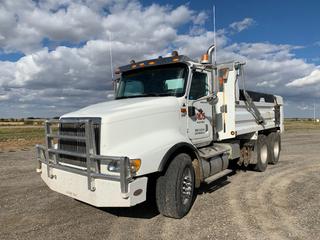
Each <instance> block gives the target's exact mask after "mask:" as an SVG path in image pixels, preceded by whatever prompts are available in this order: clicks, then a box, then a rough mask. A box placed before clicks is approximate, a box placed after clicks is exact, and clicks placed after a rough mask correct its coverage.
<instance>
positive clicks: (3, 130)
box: [0, 126, 44, 152]
mask: <svg viewBox="0 0 320 240" xmlns="http://www.w3.org/2000/svg"><path fill="white" fill-rule="evenodd" d="M43 142H44V128H43V127H26V126H25V127H20V126H19V127H18V126H15V127H0V152H1V151H2V152H3V151H16V150H25V149H30V148H32V147H33V146H34V145H35V144H38V143H43Z"/></svg>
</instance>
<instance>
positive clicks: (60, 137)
mask: <svg viewBox="0 0 320 240" xmlns="http://www.w3.org/2000/svg"><path fill="white" fill-rule="evenodd" d="M70 124H71V126H72V125H73V126H77V128H78V129H81V130H77V131H74V132H73V134H70V133H69V134H68V133H67V132H68V131H66V126H68V125H69V126H70ZM53 125H54V126H56V127H57V126H58V131H53V129H52V128H53ZM97 126H98V128H97ZM100 128H101V124H100V122H99V123H98V125H97V122H96V121H94V119H60V120H47V121H46V122H45V139H46V144H45V146H44V145H36V150H37V151H36V153H37V160H38V161H39V168H38V169H41V164H42V163H44V164H46V165H47V175H48V177H49V178H54V175H53V174H52V169H53V168H56V169H60V170H64V171H68V172H72V173H76V174H80V175H83V176H87V179H88V189H89V190H90V191H95V186H94V180H95V179H106V180H112V181H119V182H120V186H121V193H122V194H123V195H124V197H127V193H128V183H129V181H130V180H131V175H130V161H129V158H128V157H115V156H103V155H100V154H99V153H100V146H96V144H97V143H98V144H100V136H98V138H97V137H96V135H97V134H99V135H100ZM97 129H98V130H97ZM54 140H56V141H57V144H54ZM66 141H71V142H74V143H76V144H74V146H73V147H70V144H69V147H67V148H66V146H68V145H66V144H65V143H66ZM68 157H69V158H68ZM68 159H69V160H71V161H68ZM75 159H76V160H75ZM114 162H118V164H119V166H120V172H119V173H118V174H117V175H114V174H105V173H101V169H100V163H101V164H106V165H107V164H110V163H114ZM82 163H85V164H82Z"/></svg>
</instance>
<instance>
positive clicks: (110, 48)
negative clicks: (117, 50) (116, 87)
mask: <svg viewBox="0 0 320 240" xmlns="http://www.w3.org/2000/svg"><path fill="white" fill-rule="evenodd" d="M109 53H110V70H111V79H112V82H113V80H114V77H113V61H112V33H111V32H110V34H109Z"/></svg>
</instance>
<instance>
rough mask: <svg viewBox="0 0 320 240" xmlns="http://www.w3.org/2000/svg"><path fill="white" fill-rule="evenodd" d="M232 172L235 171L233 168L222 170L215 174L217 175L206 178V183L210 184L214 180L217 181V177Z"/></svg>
mask: <svg viewBox="0 0 320 240" xmlns="http://www.w3.org/2000/svg"><path fill="white" fill-rule="evenodd" d="M231 172H233V170H231V169H225V170H223V171H221V172H219V173H217V174H215V175H212V176H210V177H208V178H206V179H205V180H204V182H205V183H206V184H210V183H212V182H213V181H215V180H217V179H219V178H222V177H224V176H226V175H228V174H229V173H231Z"/></svg>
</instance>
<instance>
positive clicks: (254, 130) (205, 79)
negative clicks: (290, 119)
mask: <svg viewBox="0 0 320 240" xmlns="http://www.w3.org/2000/svg"><path fill="white" fill-rule="evenodd" d="M214 50H215V48H214V46H211V47H210V48H209V49H208V51H207V53H206V54H204V55H203V56H202V60H201V61H199V62H198V61H193V60H191V59H190V58H188V57H186V56H183V55H179V54H178V53H177V52H176V51H174V52H173V53H172V56H170V57H159V58H157V59H151V60H146V61H141V62H135V61H131V63H130V64H128V65H126V66H123V67H120V68H119V69H118V70H117V73H118V74H120V77H119V78H118V79H117V80H116V81H115V99H114V100H112V101H106V102H102V103H98V104H95V105H92V106H89V107H86V108H83V109H80V110H78V111H75V112H72V113H68V114H65V115H63V116H62V117H60V119H59V120H48V121H46V123H45V130H46V132H45V139H46V144H45V145H44V146H42V145H37V161H38V162H39V167H38V169H37V170H38V172H40V173H41V177H42V179H43V181H44V182H45V183H46V184H47V185H48V186H49V188H51V189H52V190H53V191H56V192H59V193H62V194H64V195H67V196H70V197H72V198H75V199H78V200H80V201H83V202H86V203H88V204H91V205H94V206H97V207H130V206H134V205H136V204H139V203H141V202H144V201H146V196H147V190H148V191H150V192H148V193H152V191H154V194H155V200H156V204H157V207H158V210H159V212H160V213H161V214H163V215H165V216H168V217H173V218H182V217H183V216H185V215H186V214H187V213H188V212H189V210H190V208H191V206H192V204H193V202H194V199H195V195H196V194H195V193H196V191H195V189H196V188H199V187H200V185H201V183H210V182H212V181H213V180H216V179H217V178H218V177H221V176H222V175H225V174H227V173H229V172H230V171H231V170H230V169H229V168H228V166H229V165H230V163H237V164H239V165H245V166H248V167H250V166H251V167H252V168H253V169H254V170H256V171H261V172H263V171H265V170H266V168H267V166H268V164H276V163H277V162H278V160H279V155H280V150H281V140H280V133H281V132H282V131H283V99H282V97H280V96H275V95H270V94H265V93H258V92H252V91H246V90H245V89H240V88H239V85H242V84H239V82H241V81H242V80H241V78H242V76H243V71H242V70H243V67H244V64H243V63H240V62H228V63H221V64H215V63H213V62H212V54H213V52H214ZM232 165H234V164H232ZM249 165H250V166H249ZM148 195H149V194H148Z"/></svg>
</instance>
